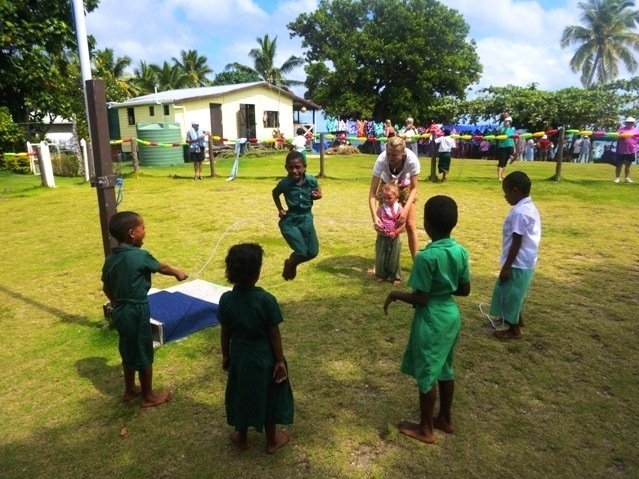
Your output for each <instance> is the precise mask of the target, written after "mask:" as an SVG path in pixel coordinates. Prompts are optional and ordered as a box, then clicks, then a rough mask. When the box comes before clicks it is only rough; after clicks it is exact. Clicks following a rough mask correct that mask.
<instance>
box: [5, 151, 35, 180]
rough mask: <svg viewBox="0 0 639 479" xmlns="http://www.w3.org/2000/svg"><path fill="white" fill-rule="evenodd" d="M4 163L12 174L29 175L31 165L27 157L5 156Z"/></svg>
mask: <svg viewBox="0 0 639 479" xmlns="http://www.w3.org/2000/svg"><path fill="white" fill-rule="evenodd" d="M4 162H5V164H6V168H7V169H8V170H11V171H13V172H14V173H19V174H21V175H26V174H29V173H31V163H30V162H29V157H28V156H26V155H10V156H7V155H5V156H4Z"/></svg>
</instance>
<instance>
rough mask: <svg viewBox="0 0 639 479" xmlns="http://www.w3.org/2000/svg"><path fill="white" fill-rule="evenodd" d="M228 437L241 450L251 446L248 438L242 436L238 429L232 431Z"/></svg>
mask: <svg viewBox="0 0 639 479" xmlns="http://www.w3.org/2000/svg"><path fill="white" fill-rule="evenodd" d="M229 439H230V440H231V442H232V443H233V444H235V445H236V446H237V447H238V449H240V450H242V451H246V450H247V449H248V448H250V447H251V444H250V443H249V442H248V439H247V438H246V437H242V434H241V433H240V431H235V432H234V433H232V434H231V435H230V436H229Z"/></svg>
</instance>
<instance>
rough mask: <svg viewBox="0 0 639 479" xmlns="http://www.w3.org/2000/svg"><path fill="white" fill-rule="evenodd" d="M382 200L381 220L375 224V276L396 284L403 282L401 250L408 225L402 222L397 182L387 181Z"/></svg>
mask: <svg viewBox="0 0 639 479" xmlns="http://www.w3.org/2000/svg"><path fill="white" fill-rule="evenodd" d="M381 194H382V201H381V203H380V205H379V207H378V208H377V217H378V218H379V222H378V223H376V224H375V229H376V230H377V240H376V241H375V276H376V278H377V281H386V280H388V281H390V282H391V283H393V284H394V285H398V284H400V283H401V282H402V272H401V268H400V265H399V252H400V251H401V249H402V243H401V239H400V235H401V232H402V231H404V228H405V227H406V225H405V224H400V222H399V217H400V216H401V215H402V205H401V204H400V203H399V201H398V198H399V190H398V189H397V185H396V184H395V183H387V184H385V185H384V186H383V187H382V191H381Z"/></svg>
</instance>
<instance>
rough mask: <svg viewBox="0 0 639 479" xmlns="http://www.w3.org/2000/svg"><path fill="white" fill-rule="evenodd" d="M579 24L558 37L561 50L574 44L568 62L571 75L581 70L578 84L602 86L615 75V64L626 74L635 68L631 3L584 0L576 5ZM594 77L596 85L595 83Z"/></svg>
mask: <svg viewBox="0 0 639 479" xmlns="http://www.w3.org/2000/svg"><path fill="white" fill-rule="evenodd" d="M578 5H579V8H580V9H581V10H582V14H581V21H582V23H583V26H582V25H569V26H567V27H566V28H565V29H564V32H563V35H562V37H561V47H562V48H565V47H567V46H569V45H573V44H574V45H578V48H577V51H576V52H575V54H574V56H573V57H572V59H571V60H570V68H571V69H572V71H574V72H578V71H581V83H582V84H583V85H584V87H586V88H587V87H589V86H591V85H592V84H593V83H599V84H605V83H608V82H610V81H611V80H613V79H615V78H616V77H617V75H618V74H619V68H618V65H619V63H620V62H621V63H623V64H624V66H625V67H626V69H627V70H628V71H629V72H631V73H632V72H634V71H635V70H636V69H637V66H638V64H637V60H636V59H635V57H634V55H633V52H632V51H633V50H634V51H639V35H638V34H637V33H635V32H634V31H633V29H634V27H635V26H636V25H637V24H639V11H638V10H635V9H633V7H634V6H635V2H634V1H632V0H587V1H586V2H580V3H579V4H578ZM595 75H596V82H595V81H594V80H595Z"/></svg>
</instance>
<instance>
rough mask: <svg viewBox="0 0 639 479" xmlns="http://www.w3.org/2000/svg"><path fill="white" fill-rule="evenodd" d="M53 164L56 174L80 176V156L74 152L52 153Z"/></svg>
mask: <svg viewBox="0 0 639 479" xmlns="http://www.w3.org/2000/svg"><path fill="white" fill-rule="evenodd" d="M51 164H52V165H53V174H54V175H56V176H70V177H73V176H80V165H79V163H78V157H77V156H76V155H75V154H73V153H52V154H51Z"/></svg>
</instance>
